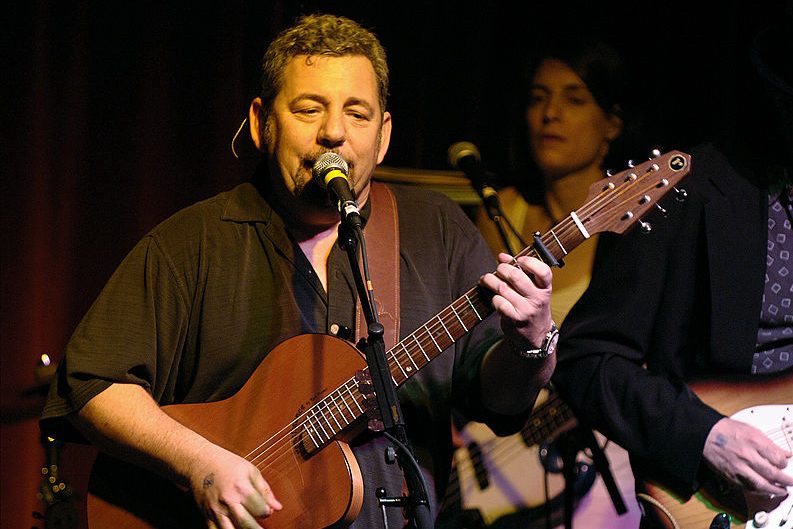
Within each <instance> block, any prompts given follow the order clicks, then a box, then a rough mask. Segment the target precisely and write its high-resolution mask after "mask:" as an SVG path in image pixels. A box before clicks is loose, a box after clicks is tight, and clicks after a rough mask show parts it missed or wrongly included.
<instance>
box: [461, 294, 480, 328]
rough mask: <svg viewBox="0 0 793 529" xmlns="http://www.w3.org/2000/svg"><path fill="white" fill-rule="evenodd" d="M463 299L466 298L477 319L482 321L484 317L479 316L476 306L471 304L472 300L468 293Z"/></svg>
mask: <svg viewBox="0 0 793 529" xmlns="http://www.w3.org/2000/svg"><path fill="white" fill-rule="evenodd" d="M463 297H465V300H466V301H467V302H468V304H469V305H471V309H472V310H473V311H474V314H476V317H477V318H479V321H482V316H480V315H479V312H478V311H477V310H476V307H474V304H473V303H471V299H470V298H469V297H468V293H467V292H466V293H465V295H464V296H463Z"/></svg>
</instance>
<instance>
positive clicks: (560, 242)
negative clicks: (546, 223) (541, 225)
mask: <svg viewBox="0 0 793 529" xmlns="http://www.w3.org/2000/svg"><path fill="white" fill-rule="evenodd" d="M550 233H551V235H552V236H553V240H555V241H556V244H557V245H558V246H559V249H560V250H562V255H567V250H566V249H565V247H564V245H563V244H562V241H560V240H559V237H557V236H556V233H555V232H554V231H553V229H551V231H550Z"/></svg>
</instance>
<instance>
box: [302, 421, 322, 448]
mask: <svg viewBox="0 0 793 529" xmlns="http://www.w3.org/2000/svg"><path fill="white" fill-rule="evenodd" d="M303 424H305V425H306V426H305V429H306V433H307V434H308V437H309V438H310V439H311V442H312V443H314V447H315V448H319V447H320V443H319V442H318V441H317V439H316V437H314V435H313V434H317V435H319V432H318V431H317V429H316V427H314V426H313V423H311V421H310V420H306V421H305V422H304V423H303Z"/></svg>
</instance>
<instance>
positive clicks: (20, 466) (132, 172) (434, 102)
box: [0, 0, 754, 528]
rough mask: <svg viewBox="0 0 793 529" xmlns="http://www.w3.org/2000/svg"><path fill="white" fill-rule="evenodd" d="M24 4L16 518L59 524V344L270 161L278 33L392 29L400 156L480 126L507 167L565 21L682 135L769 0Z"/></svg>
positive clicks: (81, 468)
mask: <svg viewBox="0 0 793 529" xmlns="http://www.w3.org/2000/svg"><path fill="white" fill-rule="evenodd" d="M16 4H18V5H16V6H15V8H16V11H15V12H13V13H10V14H9V13H6V17H4V18H5V19H6V20H5V23H4V26H7V27H6V28H5V30H4V35H5V36H6V37H7V39H6V40H7V41H8V42H9V46H8V47H7V48H6V49H5V50H4V51H5V53H4V55H5V57H6V59H7V61H8V62H9V67H10V68H6V69H3V70H2V75H3V76H4V79H3V85H4V86H5V87H6V88H7V90H5V91H4V93H5V94H6V97H5V98H4V104H3V107H4V110H3V115H4V116H5V117H6V119H5V120H3V126H2V130H3V133H4V134H3V137H4V141H3V158H2V160H3V164H2V166H3V176H2V218H3V228H2V229H3V232H4V233H5V234H6V236H5V238H4V244H3V256H2V300H1V301H2V319H1V321H0V330H1V332H2V347H1V348H0V361H1V362H2V365H1V368H0V373H2V386H1V387H2V394H1V396H2V423H1V424H0V436H1V440H2V462H3V472H2V478H0V479H2V482H0V485H1V487H2V494H1V495H0V496H2V505H0V516H2V522H1V523H0V525H2V526H3V527H9V528H10V527H22V528H24V527H31V526H36V525H38V526H39V527H43V526H44V523H43V521H41V520H38V521H37V520H36V519H35V518H34V517H33V516H32V513H33V511H43V509H44V507H45V505H44V504H43V503H42V502H41V501H40V500H38V499H37V497H36V494H37V491H38V489H39V486H40V484H41V483H42V475H41V473H40V467H41V466H42V464H43V463H44V461H45V458H44V453H43V450H42V448H41V443H40V440H39V436H38V428H37V424H36V417H37V415H38V413H39V411H40V409H41V405H42V403H43V391H44V390H45V389H46V382H47V375H48V373H47V372H46V371H44V372H42V371H41V370H37V362H38V360H39V358H40V355H42V354H48V355H50V357H52V359H53V361H57V360H58V359H59V358H60V354H61V351H62V350H63V348H64V346H65V344H66V342H67V340H68V338H69V336H70V334H71V332H72V331H73V329H74V327H75V326H76V324H77V323H78V321H79V319H80V317H81V316H82V314H83V313H84V312H85V311H86V310H87V309H88V307H89V306H90V304H91V302H92V301H93V299H94V298H95V296H96V295H97V293H98V292H99V290H100V289H101V287H102V285H103V284H104V283H105V281H106V280H107V279H108V277H109V276H110V274H111V273H112V271H113V270H114V269H115V267H116V265H117V264H118V263H119V261H120V260H121V259H122V258H123V257H124V255H125V254H126V252H127V251H128V250H129V249H130V248H131V247H132V245H133V244H134V243H135V242H136V241H137V240H138V239H139V238H140V237H141V236H142V235H143V234H144V233H145V232H146V231H147V230H149V229H150V228H152V227H153V226H154V225H155V224H156V223H158V222H159V221H161V220H163V219H164V218H165V217H167V216H168V215H170V214H171V213H173V212H175V211H176V210H178V209H179V208H181V207H183V206H186V205H188V204H190V203H192V202H195V201H197V200H199V199H202V198H206V197H208V196H211V195H212V194H214V193H216V192H218V191H221V190H224V189H227V188H229V187H231V186H233V185H235V184H236V183H238V182H241V181H242V180H243V179H245V178H246V175H247V171H248V169H249V166H250V163H249V162H244V161H240V160H236V159H235V158H234V157H233V156H232V153H231V149H230V142H231V138H232V136H233V135H234V133H235V132H236V130H237V128H238V126H239V125H240V122H241V120H242V119H243V118H244V117H245V115H246V112H247V106H248V102H249V100H250V98H251V97H252V95H253V94H254V93H255V84H256V78H257V74H256V69H257V65H258V62H259V58H260V56H261V53H262V51H263V50H264V47H265V46H266V44H267V42H268V41H269V39H270V38H271V36H272V35H273V33H274V32H275V31H277V30H278V29H280V28H282V27H283V26H284V24H285V23H288V22H289V21H291V20H292V19H293V18H294V16H295V15H297V14H299V13H301V12H309V11H314V10H317V9H324V10H330V11H334V12H338V13H340V14H347V15H350V16H353V17H355V18H357V19H359V20H360V21H362V22H363V23H364V24H366V25H367V26H369V27H372V28H373V29H374V30H375V31H376V32H377V33H378V34H379V35H380V36H381V38H382V40H383V42H384V44H385V46H386V48H387V50H388V53H389V58H390V64H391V68H392V90H391V92H392V94H391V100H390V106H391V110H392V112H393V114H394V127H395V132H394V138H393V141H392V149H391V152H390V153H389V155H388V157H387V158H386V163H387V164H388V165H394V166H409V167H425V168H437V169H446V168H447V167H446V161H445V156H446V154H445V153H446V148H447V147H448V145H450V144H451V143H453V142H455V141H458V140H460V139H468V140H472V141H475V142H477V143H478V144H480V147H481V149H482V151H483V155H484V156H486V160H487V161H488V162H489V165H490V166H491V167H494V168H498V169H503V168H504V167H505V166H506V165H507V164H508V160H509V159H510V155H509V153H508V150H509V146H510V145H511V144H512V143H514V142H513V141H512V140H513V137H512V133H513V128H512V127H513V126H514V124H515V122H516V121H519V119H520V114H519V113H513V110H514V108H513V107H512V106H510V101H511V98H512V97H513V96H514V95H515V93H514V90H515V87H516V86H517V77H516V75H517V70H516V67H517V66H519V65H520V61H521V56H522V53H523V50H525V49H526V47H527V46H531V45H532V43H534V42H536V41H537V40H539V39H542V38H543V36H544V35H545V34H546V32H548V31H575V27H576V25H577V24H582V23H584V24H587V25H594V26H596V27H599V28H601V29H602V31H603V32H607V33H609V34H610V35H612V36H614V37H616V38H617V41H618V42H621V43H622V44H623V45H624V49H625V51H626V53H627V54H628V55H629V56H630V58H631V59H632V60H633V61H634V63H635V64H636V65H637V66H638V67H639V68H642V69H644V70H645V71H646V73H647V75H646V76H643V77H640V78H641V79H642V82H643V83H644V86H643V87H642V89H643V90H645V91H646V93H647V98H648V100H650V101H653V103H654V104H655V105H657V106H655V107H654V113H655V116H656V117H657V118H658V119H657V120H656V121H655V127H654V133H655V138H654V140H655V141H654V142H653V143H661V144H666V145H667V146H668V147H670V148H671V147H679V146H681V145H683V144H686V143H690V142H692V141H693V140H696V139H697V138H698V137H699V136H701V135H704V134H705V133H707V132H709V130H710V129H711V128H712V127H714V126H715V125H714V124H715V123H717V121H718V120H717V119H715V116H716V115H717V111H716V110H715V109H714V106H717V105H720V104H721V102H720V97H719V96H716V97H714V95H713V94H714V90H715V89H714V88H713V87H712V86H708V85H704V84H703V83H702V82H701V81H702V80H703V79H707V78H712V76H713V75H714V73H719V72H722V71H723V61H725V57H728V55H726V56H725V55H719V52H724V44H725V42H727V43H729V39H730V37H729V35H734V34H736V33H735V28H736V27H738V26H739V25H740V24H738V21H741V22H742V23H743V22H745V21H746V20H747V18H746V15H747V13H748V14H749V15H751V14H752V13H754V11H751V10H749V11H747V9H748V8H745V7H742V6H741V5H740V4H739V3H738V2H735V3H733V4H731V3H729V2H727V3H723V4H722V7H720V11H718V12H712V13H711V12H706V11H705V10H704V8H702V9H700V10H698V11H692V10H693V9H694V8H691V7H688V6H685V5H686V4H687V2H683V1H682V0H681V1H677V2H673V3H668V4H666V5H664V4H658V3H654V4H655V5H654V6H653V8H652V9H650V8H646V9H644V8H643V9H641V10H638V8H630V10H628V11H626V10H625V9H627V8H625V9H623V8H622V7H621V6H620V5H619V4H618V3H616V2H614V3H613V5H611V3H594V5H590V4H591V3H588V2H572V3H565V5H564V6H558V7H556V8H550V7H543V8H539V7H537V6H534V5H531V4H533V3H532V2H528V3H525V4H527V5H522V6H518V7H509V8H507V7H506V3H504V5H500V4H495V5H493V4H491V3H478V4H480V5H476V4H474V3H471V4H470V5H467V4H464V3H459V2H454V3H453V2H442V1H441V2H418V1H416V2H381V3H378V2H363V1H361V2H330V3H328V2H317V3H310V2H302V3H292V2H288V1H285V0H278V1H274V2H261V3H258V2H244V1H237V2H151V3H148V2H114V1H109V2H45V1H41V0H33V1H30V2H19V3H16ZM631 10H633V11H631ZM749 19H750V20H752V17H751V16H750V17H749ZM730 32H732V33H730ZM725 39H726V41H725ZM728 51H729V50H728ZM726 62H729V61H728V60H727V61H726ZM725 93H729V90H727V91H726V92H725ZM670 109H675V110H676V111H677V114H676V115H677V117H676V118H675V119H672V118H673V115H672V113H671V112H670V111H669V110H670ZM650 116H651V117H652V116H653V112H651V113H650ZM70 450H71V451H70ZM61 459H62V464H63V471H62V472H61V474H62V477H63V478H64V479H66V480H67V481H68V482H70V483H72V484H74V485H75V489H77V488H80V486H81V485H82V484H83V483H84V480H85V475H86V472H87V468H86V467H87V465H88V463H87V461H88V460H87V457H86V456H85V454H83V452H81V451H79V450H76V449H73V448H72V449H66V450H64V451H63V454H62V458H61ZM78 492H79V491H78ZM78 499H79V498H78Z"/></svg>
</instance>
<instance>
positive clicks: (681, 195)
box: [672, 187, 688, 202]
mask: <svg viewBox="0 0 793 529" xmlns="http://www.w3.org/2000/svg"><path fill="white" fill-rule="evenodd" d="M672 189H673V190H674V192H675V200H677V201H678V202H685V201H686V199H687V198H688V192H687V191H686V190H685V189H678V188H676V187H672Z"/></svg>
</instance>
